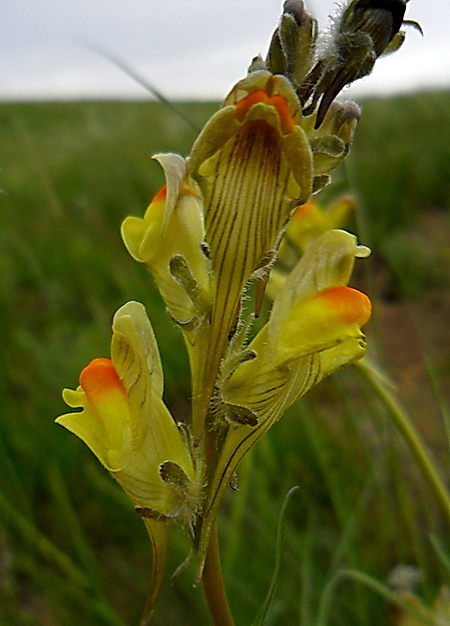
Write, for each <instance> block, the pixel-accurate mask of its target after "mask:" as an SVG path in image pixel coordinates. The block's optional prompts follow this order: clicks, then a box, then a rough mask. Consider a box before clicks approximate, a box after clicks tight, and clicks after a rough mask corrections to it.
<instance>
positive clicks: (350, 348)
mask: <svg viewBox="0 0 450 626" xmlns="http://www.w3.org/2000/svg"><path fill="white" fill-rule="evenodd" d="M368 254H369V250H368V248H366V247H364V246H358V245H357V244H356V238H355V237H354V236H353V235H350V234H349V233H347V232H345V231H340V230H334V231H328V232H327V233H325V234H323V235H322V236H321V237H319V238H317V239H316V240H314V241H313V242H312V243H311V244H310V245H309V247H308V248H307V250H306V252H305V254H304V256H303V257H302V259H301V260H300V261H299V263H298V264H297V266H296V267H295V268H294V269H293V271H292V273H291V274H290V276H289V277H288V279H287V280H286V281H285V283H284V284H283V286H282V287H281V289H280V291H279V293H278V294H277V296H276V298H275V300H274V303H273V307H272V311H271V315H270V318H269V321H268V322H267V324H266V325H265V326H264V327H263V328H262V330H261V331H260V332H259V333H258V334H257V335H256V337H255V338H254V339H253V341H252V342H251V343H250V345H249V346H248V347H246V348H242V349H241V351H240V352H236V351H235V352H234V353H232V354H231V353H230V355H229V358H228V360H226V361H225V362H224V364H223V366H222V376H221V379H220V380H219V385H218V387H219V400H218V405H217V407H216V411H217V420H218V421H217V427H218V428H219V429H220V428H221V429H226V436H225V439H224V443H223V446H222V448H221V450H220V453H219V460H218V464H217V468H216V471H215V474H214V478H213V480H212V483H211V485H210V486H209V488H208V496H207V501H206V504H205V509H204V512H203V519H204V523H203V527H202V536H201V539H200V548H199V573H198V575H199V576H200V575H201V569H202V567H203V562H204V555H205V551H206V549H207V546H208V541H209V532H210V530H211V527H212V524H213V522H214V520H215V517H216V515H217V510H218V507H219V504H220V500H221V498H222V495H223V492H224V490H225V488H226V486H227V484H228V483H229V481H230V480H231V478H232V475H233V473H234V471H235V469H236V467H237V464H238V463H239V461H240V460H241V459H242V457H243V456H244V454H245V453H246V452H247V451H248V450H249V449H250V448H251V447H252V446H253V444H254V443H255V442H256V441H257V440H258V439H259V438H260V437H261V436H262V435H263V434H264V433H265V432H266V431H267V430H268V428H270V426H271V425H272V424H274V423H275V422H276V421H277V420H278V419H279V418H280V416H281V415H282V413H283V412H284V411H285V410H286V409H287V408H288V407H289V406H290V405H291V404H292V403H293V402H295V400H297V399H298V398H299V397H300V396H302V395H303V394H305V393H306V392H307V391H308V390H309V389H311V387H313V386H314V385H316V384H317V383H318V382H320V381H321V380H322V379H323V378H324V377H325V376H328V375H329V374H331V373H332V372H334V371H336V370H338V369H340V368H341V367H344V366H345V365H348V364H350V363H352V362H354V361H357V360H358V359H360V358H362V356H363V355H364V353H365V348H366V341H365V337H364V335H363V333H362V332H361V327H362V326H364V325H365V324H366V323H367V322H368V320H369V318H370V314H371V303H370V300H369V298H368V297H367V296H366V295H364V294H363V293H361V292H359V291H357V290H355V289H352V288H350V287H347V283H348V281H349V279H350V276H351V273H352V270H353V265H354V260H355V257H364V256H367V255H368Z"/></svg>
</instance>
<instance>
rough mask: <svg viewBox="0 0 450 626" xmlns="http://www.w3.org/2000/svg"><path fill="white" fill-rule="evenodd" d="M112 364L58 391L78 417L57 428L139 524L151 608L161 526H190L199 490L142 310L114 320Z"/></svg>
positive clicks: (90, 369)
mask: <svg viewBox="0 0 450 626" xmlns="http://www.w3.org/2000/svg"><path fill="white" fill-rule="evenodd" d="M111 357H112V358H111V359H106V358H100V359H94V360H93V361H92V362H91V363H90V364H89V365H88V366H87V367H86V368H85V369H84V370H83V371H82V372H81V375H80V386H79V387H78V389H76V390H72V389H65V390H64V392H63V397H64V400H65V401H66V403H67V404H68V405H69V406H70V407H72V408H82V411H80V412H74V413H68V414H66V415H62V416H61V417H58V418H57V420H56V421H57V423H59V424H61V425H62V426H64V427H65V428H67V429H68V430H70V431H71V432H73V433H74V434H75V435H77V436H78V437H79V438H80V439H82V440H83V441H84V442H85V443H86V445H87V446H88V447H89V448H90V449H91V450H92V452H93V453H94V454H95V455H96V456H97V458H98V459H99V461H100V462H101V463H102V464H103V465H104V466H105V467H106V469H107V470H108V471H109V472H110V473H111V475H112V476H113V477H114V478H115V479H116V480H117V482H118V483H119V484H120V486H121V487H122V488H123V490H124V491H125V492H126V494H127V495H128V496H129V497H130V498H131V500H132V501H133V503H134V505H135V507H136V512H137V513H139V514H140V515H142V516H143V517H144V520H145V523H146V526H147V529H148V531H149V534H150V538H151V541H152V544H153V582H152V591H151V604H153V602H154V601H155V600H156V597H157V595H158V592H159V588H160V585H161V583H162V579H163V576H164V571H165V566H166V558H167V542H168V533H169V524H168V522H170V521H171V520H173V519H178V520H180V521H181V522H182V523H183V524H184V525H186V526H187V527H189V526H190V525H191V524H192V523H193V522H194V519H195V515H196V511H197V508H198V506H199V498H200V482H199V479H198V477H197V475H198V471H197V469H196V467H195V463H194V461H193V459H192V457H191V455H190V454H189V452H188V449H187V447H186V445H185V442H184V441H183V439H182V436H181V434H180V431H179V429H178V426H177V425H176V423H175V421H174V419H173V418H172V416H171V414H170V413H169V411H168V409H167V407H166V406H165V404H164V402H163V400H162V393H163V373H162V368H161V361H160V357H159V352H158V348H157V344H156V340H155V337H154V334H153V330H152V327H151V325H150V322H149V320H148V317H147V315H146V312H145V309H144V307H143V306H142V304H140V303H138V302H128V303H127V304H125V305H124V306H123V307H122V308H121V309H119V311H117V313H116V315H115V316H114V321H113V338H112V344H111Z"/></svg>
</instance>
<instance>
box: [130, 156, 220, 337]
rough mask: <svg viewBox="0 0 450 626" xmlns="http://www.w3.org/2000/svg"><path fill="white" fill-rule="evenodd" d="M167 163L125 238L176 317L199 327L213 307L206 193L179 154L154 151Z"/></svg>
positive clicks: (163, 162)
mask: <svg viewBox="0 0 450 626" xmlns="http://www.w3.org/2000/svg"><path fill="white" fill-rule="evenodd" d="M153 158H154V159H156V160H157V161H158V162H159V163H160V164H161V165H162V167H163V169H164V173H165V176H166V185H165V186H164V187H163V188H162V189H161V190H160V191H159V192H158V193H157V194H156V196H155V198H154V199H153V201H152V202H151V204H150V206H149V207H148V209H147V212H146V214H145V216H144V218H143V219H141V218H137V217H127V219H126V220H125V221H124V222H123V224H122V238H123V240H124V242H125V245H126V247H127V249H128V251H129V252H130V254H131V256H132V257H133V258H134V259H136V260H137V261H140V262H141V263H144V264H145V265H146V267H147V268H148V269H149V271H150V272H151V273H152V275H153V277H154V279H155V281H156V284H157V285H158V288H159V290H160V292H161V295H162V297H163V299H164V301H165V303H166V305H167V308H168V310H169V311H170V313H171V315H172V316H173V318H174V319H175V320H176V321H177V322H178V323H179V324H183V325H184V327H187V328H189V330H193V329H194V330H195V329H196V328H198V327H199V326H200V325H201V323H202V322H203V321H204V319H205V318H206V317H207V315H208V312H209V310H210V308H211V271H210V263H209V261H208V258H207V256H206V255H205V252H204V250H203V249H202V244H203V243H204V237H205V232H204V224H203V203H202V197H201V193H200V191H199V189H198V187H197V185H196V183H195V182H194V180H192V178H190V177H189V176H187V174H186V163H185V160H184V159H183V158H182V157H180V156H179V155H177V154H159V155H156V156H154V157H153Z"/></svg>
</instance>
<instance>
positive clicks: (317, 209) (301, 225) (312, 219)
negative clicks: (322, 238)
mask: <svg viewBox="0 0 450 626" xmlns="http://www.w3.org/2000/svg"><path fill="white" fill-rule="evenodd" d="M354 207H355V201H354V199H353V198H352V197H351V196H342V197H341V198H339V199H338V200H336V201H334V202H333V203H332V204H330V205H329V206H325V207H322V206H321V205H320V204H319V203H318V202H316V201H314V200H310V201H309V202H307V203H306V204H304V205H303V206H301V207H299V208H298V209H297V211H296V212H295V213H294V215H293V217H292V220H291V221H290V223H289V226H288V228H287V231H286V236H287V239H288V240H289V241H291V242H292V243H293V244H294V245H295V246H296V247H297V249H298V250H299V252H302V251H303V250H304V249H305V247H306V245H307V244H308V243H309V242H310V241H311V240H312V239H315V238H316V237H318V236H319V235H321V234H322V233H325V232H326V231H327V230H333V229H334V228H341V227H342V226H343V225H344V223H345V221H346V219H347V218H348V215H349V213H350V212H351V211H352V210H353V209H354Z"/></svg>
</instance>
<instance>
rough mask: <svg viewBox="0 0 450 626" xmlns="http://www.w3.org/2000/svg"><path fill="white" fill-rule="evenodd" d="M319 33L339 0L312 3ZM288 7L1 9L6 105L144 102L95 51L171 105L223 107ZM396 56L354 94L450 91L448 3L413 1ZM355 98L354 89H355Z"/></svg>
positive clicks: (13, 2) (75, 2)
mask: <svg viewBox="0 0 450 626" xmlns="http://www.w3.org/2000/svg"><path fill="white" fill-rule="evenodd" d="M306 3H307V6H308V8H309V10H310V11H311V12H312V13H313V14H314V15H315V16H316V17H318V18H319V20H320V24H321V26H322V27H324V26H326V24H327V15H328V14H329V13H330V12H333V11H334V10H335V6H336V3H335V2H334V1H333V0H306ZM281 6H282V0H0V100H6V99H8V100H23V99H28V100H30V99H31V100H34V99H74V98H76V99H85V98H86V99H92V98H97V99H99V98H120V99H137V98H146V97H148V94H147V93H146V92H145V90H144V89H143V88H142V86H140V85H138V84H137V83H136V82H135V81H133V79H132V78H130V77H129V76H127V75H126V74H125V73H124V72H123V71H121V70H120V69H119V68H118V67H116V66H114V65H113V64H112V63H111V62H110V61H109V60H107V59H105V58H103V57H102V56H100V55H99V54H96V53H95V52H93V51H92V49H90V48H89V46H96V47H100V48H103V49H105V50H107V51H109V52H110V53H111V54H113V55H115V56H116V57H118V58H120V59H122V60H123V61H124V62H126V63H127V64H128V65H129V66H131V67H132V68H133V69H134V70H135V71H136V72H138V73H139V74H140V75H142V76H143V77H145V78H146V79H147V80H148V81H149V82H151V83H153V84H154V85H155V86H156V87H157V88H158V89H160V90H161V91H162V92H163V93H165V94H166V95H167V96H168V97H170V98H184V99H195V98H203V99H205V98H207V99H219V98H222V97H223V96H224V95H225V94H226V92H227V91H228V90H229V88H230V87H231V86H232V85H233V84H234V83H235V82H236V81H237V80H238V79H239V78H241V77H242V76H244V75H245V71H246V68H247V65H248V62H249V61H250V59H251V58H252V57H253V56H255V55H256V54H258V53H261V54H264V53H265V52H266V50H267V44H268V42H269V39H270V36H271V34H272V31H273V29H274V27H275V25H276V23H277V21H278V18H279V15H280V12H281ZM406 16H407V17H408V18H410V19H415V20H418V21H419V22H420V23H421V25H422V27H423V30H424V33H425V37H424V38H422V37H421V36H420V34H419V33H418V32H417V31H416V30H414V29H412V28H408V29H407V31H408V32H407V41H406V43H405V44H404V46H403V47H402V49H401V50H400V51H399V52H397V53H396V54H395V55H392V56H390V57H387V58H385V59H383V60H381V61H379V63H378V65H377V68H376V70H375V71H374V72H373V74H372V75H371V76H369V77H368V78H365V79H363V80H362V81H360V83H359V85H358V89H357V90H356V92H357V93H364V94H376V93H379V94H383V95H384V94H386V93H393V92H397V91H417V90H420V89H424V88H450V44H449V40H450V38H449V34H448V29H449V23H450V4H449V0H411V1H410V2H409V3H408V7H407V12H406ZM354 89H355V88H354Z"/></svg>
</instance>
